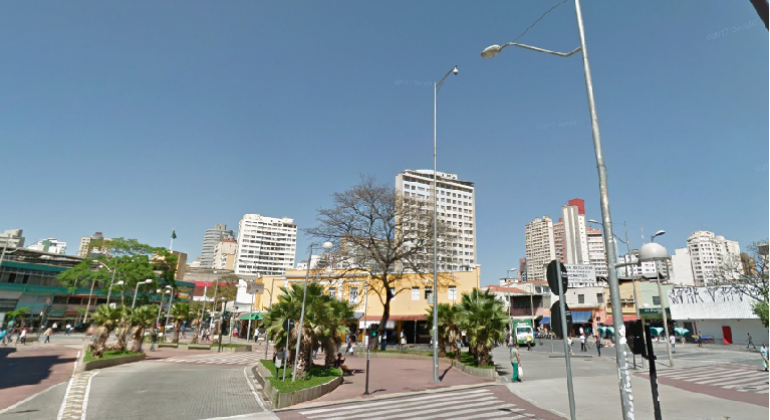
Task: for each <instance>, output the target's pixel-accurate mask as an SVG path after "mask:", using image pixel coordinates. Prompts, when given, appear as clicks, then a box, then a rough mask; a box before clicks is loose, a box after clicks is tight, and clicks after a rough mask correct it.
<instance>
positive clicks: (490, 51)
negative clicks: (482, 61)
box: [481, 44, 502, 58]
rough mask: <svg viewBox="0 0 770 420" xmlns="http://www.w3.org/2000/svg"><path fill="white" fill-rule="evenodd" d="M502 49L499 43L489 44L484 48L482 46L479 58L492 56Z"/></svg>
mask: <svg viewBox="0 0 770 420" xmlns="http://www.w3.org/2000/svg"><path fill="white" fill-rule="evenodd" d="M500 50H502V47H500V46H499V45H497V44H495V45H490V46H488V47H486V48H484V51H482V52H481V58H492V57H494V56H496V55H497V53H499V52H500Z"/></svg>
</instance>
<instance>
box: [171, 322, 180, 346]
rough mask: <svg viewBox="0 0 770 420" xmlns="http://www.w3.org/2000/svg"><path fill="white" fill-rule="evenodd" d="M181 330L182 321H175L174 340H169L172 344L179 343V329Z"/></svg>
mask: <svg viewBox="0 0 770 420" xmlns="http://www.w3.org/2000/svg"><path fill="white" fill-rule="evenodd" d="M180 328H182V320H181V319H177V320H176V321H174V338H173V339H172V340H171V342H172V343H179V329H180Z"/></svg>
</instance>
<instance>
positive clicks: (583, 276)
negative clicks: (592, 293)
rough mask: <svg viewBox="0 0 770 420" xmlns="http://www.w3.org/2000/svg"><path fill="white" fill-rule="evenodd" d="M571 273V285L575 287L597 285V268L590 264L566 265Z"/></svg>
mask: <svg viewBox="0 0 770 420" xmlns="http://www.w3.org/2000/svg"><path fill="white" fill-rule="evenodd" d="M564 266H565V267H567V272H568V273H569V284H570V286H571V287H574V286H593V285H595V284H596V267H594V266H593V265H590V264H564Z"/></svg>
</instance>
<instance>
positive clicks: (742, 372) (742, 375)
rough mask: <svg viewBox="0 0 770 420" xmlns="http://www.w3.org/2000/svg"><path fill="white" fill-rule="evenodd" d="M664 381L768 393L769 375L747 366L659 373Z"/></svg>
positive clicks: (712, 367)
mask: <svg viewBox="0 0 770 420" xmlns="http://www.w3.org/2000/svg"><path fill="white" fill-rule="evenodd" d="M658 375H659V376H660V377H661V378H662V379H672V380H677V381H683V382H689V383H692V384H695V385H707V386H714V387H719V388H722V389H729V390H733V391H739V392H753V393H757V394H767V393H768V374H767V373H766V372H762V371H757V370H753V369H751V368H750V367H747V366H738V365H733V366H710V367H704V368H697V369H685V370H678V371H677V370H666V371H662V372H659V373H658Z"/></svg>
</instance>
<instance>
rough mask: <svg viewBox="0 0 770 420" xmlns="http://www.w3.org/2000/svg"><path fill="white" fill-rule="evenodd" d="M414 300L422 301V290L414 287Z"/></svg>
mask: <svg viewBox="0 0 770 420" xmlns="http://www.w3.org/2000/svg"><path fill="white" fill-rule="evenodd" d="M412 300H420V288H419V287H412Z"/></svg>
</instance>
